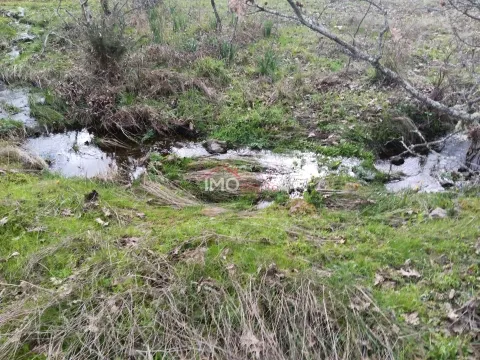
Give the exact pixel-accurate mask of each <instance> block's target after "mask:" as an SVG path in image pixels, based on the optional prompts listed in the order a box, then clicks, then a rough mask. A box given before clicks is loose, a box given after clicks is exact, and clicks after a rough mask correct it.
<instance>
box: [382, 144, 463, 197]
mask: <svg viewBox="0 0 480 360" xmlns="http://www.w3.org/2000/svg"><path fill="white" fill-rule="evenodd" d="M469 146H470V140H468V138H467V136H466V135H453V136H451V137H450V138H448V139H447V140H446V141H445V145H444V147H443V149H442V150H441V151H439V152H431V153H430V154H428V155H427V156H426V157H424V158H420V157H410V158H406V159H405V163H404V164H403V165H400V166H392V167H391V169H390V162H389V161H378V162H377V163H376V164H375V166H376V168H377V169H378V170H379V171H382V172H384V173H387V174H388V173H389V172H390V173H391V174H393V173H401V174H403V175H402V177H401V179H400V180H395V181H391V182H389V183H387V184H386V188H387V190H389V191H392V192H398V191H402V190H416V191H419V192H442V191H445V188H444V187H443V186H442V184H445V183H446V182H448V183H452V181H453V180H451V179H452V174H455V173H458V170H459V168H461V167H462V165H463V164H464V163H465V158H466V154H467V151H468V148H469ZM452 184H453V185H454V186H455V187H457V188H461V187H463V186H466V185H468V184H469V182H467V181H465V180H462V179H461V178H460V179H459V180H458V181H454V182H453V183H452Z"/></svg>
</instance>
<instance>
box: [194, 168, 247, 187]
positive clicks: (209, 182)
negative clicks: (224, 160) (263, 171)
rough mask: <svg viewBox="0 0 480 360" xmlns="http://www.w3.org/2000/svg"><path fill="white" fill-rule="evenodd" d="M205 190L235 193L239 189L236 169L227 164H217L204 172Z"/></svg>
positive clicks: (238, 177) (238, 176)
mask: <svg viewBox="0 0 480 360" xmlns="http://www.w3.org/2000/svg"><path fill="white" fill-rule="evenodd" d="M203 177H204V178H205V191H225V192H231V193H236V192H238V191H239V189H240V175H239V174H238V170H237V169H236V168H234V167H231V166H229V165H223V166H218V167H216V168H213V169H211V170H210V171H208V172H206V173H205V175H204V176H203Z"/></svg>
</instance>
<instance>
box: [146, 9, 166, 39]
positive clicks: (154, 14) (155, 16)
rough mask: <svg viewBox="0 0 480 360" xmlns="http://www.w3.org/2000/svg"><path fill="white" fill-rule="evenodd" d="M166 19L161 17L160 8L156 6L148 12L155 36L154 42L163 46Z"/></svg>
mask: <svg viewBox="0 0 480 360" xmlns="http://www.w3.org/2000/svg"><path fill="white" fill-rule="evenodd" d="M164 22H165V20H164V18H163V16H162V15H161V13H160V11H159V8H158V7H156V6H154V7H152V8H151V9H150V10H149V11H148V24H149V25H150V30H151V32H152V34H153V42H154V43H155V44H162V43H163V42H164V41H165V38H164Z"/></svg>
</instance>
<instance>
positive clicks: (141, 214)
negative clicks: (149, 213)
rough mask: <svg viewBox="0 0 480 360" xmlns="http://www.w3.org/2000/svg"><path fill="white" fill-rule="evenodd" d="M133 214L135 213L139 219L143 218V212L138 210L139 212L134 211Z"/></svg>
mask: <svg viewBox="0 0 480 360" xmlns="http://www.w3.org/2000/svg"><path fill="white" fill-rule="evenodd" d="M135 215H137V217H138V218H140V219H145V214H144V213H141V212H139V213H136V214H135Z"/></svg>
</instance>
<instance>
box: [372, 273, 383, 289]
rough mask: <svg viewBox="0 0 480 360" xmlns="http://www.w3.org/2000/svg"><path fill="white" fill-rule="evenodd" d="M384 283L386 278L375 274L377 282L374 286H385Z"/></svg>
mask: <svg viewBox="0 0 480 360" xmlns="http://www.w3.org/2000/svg"><path fill="white" fill-rule="evenodd" d="M384 281H385V278H384V277H383V276H382V275H380V274H375V281H374V283H373V285H375V286H377V285H380V284H383V282H384Z"/></svg>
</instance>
